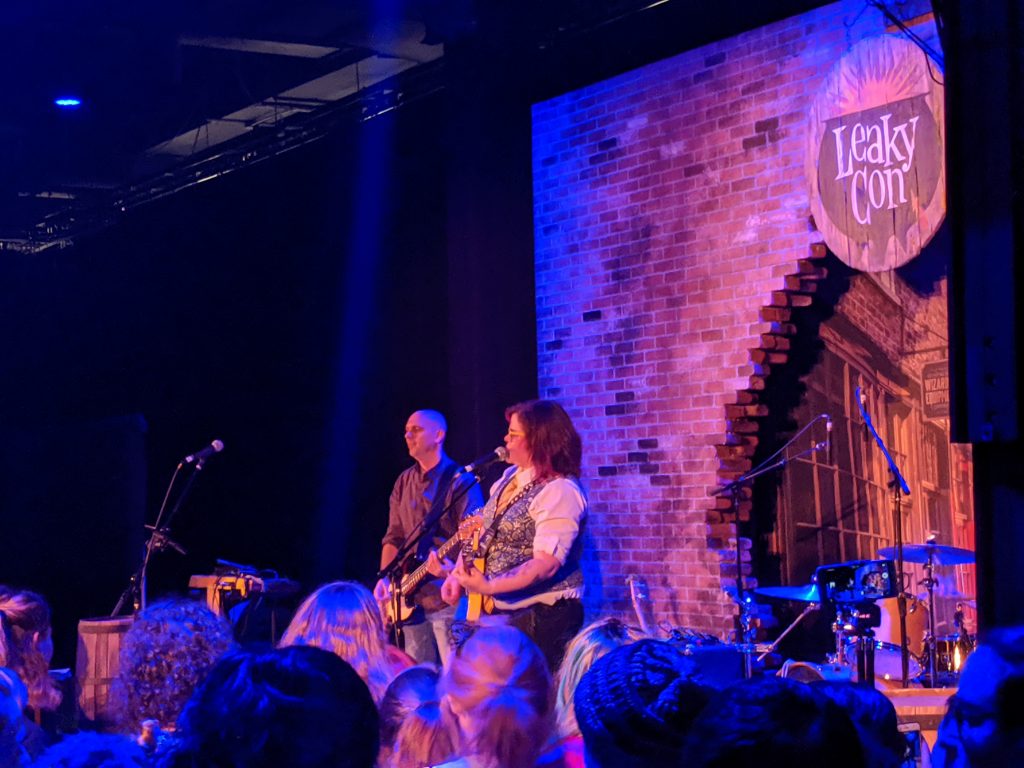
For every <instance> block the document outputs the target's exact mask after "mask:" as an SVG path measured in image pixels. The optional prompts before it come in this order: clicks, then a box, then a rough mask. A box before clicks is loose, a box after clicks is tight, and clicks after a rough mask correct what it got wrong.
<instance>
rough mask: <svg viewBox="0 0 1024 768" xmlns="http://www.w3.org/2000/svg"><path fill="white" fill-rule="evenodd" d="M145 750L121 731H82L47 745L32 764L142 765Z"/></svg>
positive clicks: (62, 767) (57, 767)
mask: <svg viewBox="0 0 1024 768" xmlns="http://www.w3.org/2000/svg"><path fill="white" fill-rule="evenodd" d="M148 765H149V759H148V757H147V755H146V751H145V750H144V749H143V748H142V747H140V746H139V745H138V744H136V743H135V741H134V740H133V739H130V738H129V737H127V736H123V735H120V734H107V733H92V732H89V731H82V732H81V733H76V734H74V735H71V736H65V737H64V739H63V740H61V741H60V742H58V743H57V744H54V745H53V746H52V747H50V748H49V749H47V750H46V751H45V752H44V753H43V754H42V755H41V756H40V757H39V759H38V760H36V761H35V762H34V763H33V764H32V766H33V768H145V766H148Z"/></svg>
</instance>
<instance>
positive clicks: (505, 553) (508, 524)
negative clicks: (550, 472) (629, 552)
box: [483, 483, 583, 602]
mask: <svg viewBox="0 0 1024 768" xmlns="http://www.w3.org/2000/svg"><path fill="white" fill-rule="evenodd" d="M544 485H545V483H535V484H533V485H532V487H528V488H527V490H526V492H525V493H523V494H522V496H520V497H519V498H517V499H516V500H515V501H514V502H513V503H512V505H511V506H509V508H508V509H506V510H505V514H504V515H502V517H501V520H500V521H499V523H498V528H497V531H496V532H495V535H494V539H493V540H492V542H491V545H490V547H489V548H488V550H487V562H486V565H485V567H484V574H485V575H487V576H496V575H498V574H502V573H505V572H506V571H509V570H511V569H513V568H515V567H516V566H518V565H521V564H522V563H525V562H526V561H527V560H530V559H531V558H532V557H533V537H534V535H535V534H536V531H537V525H536V523H535V522H534V520H533V518H532V517H531V516H530V504H531V503H533V500H534V498H536V496H537V494H538V493H540V492H541V490H542V489H543V488H544ZM500 495H501V492H500V490H499V492H498V493H495V494H494V495H493V496H492V497H491V498H490V500H489V501H488V502H487V505H486V506H485V507H484V512H483V515H484V525H485V526H490V524H491V522H492V521H493V520H494V513H495V504H496V503H497V498H498V497H499V496H500ZM581 526H582V521H581ZM582 539H583V536H582V527H581V530H580V533H579V534H577V536H576V540H575V541H574V542H573V544H572V548H571V549H570V550H569V556H568V557H567V558H566V560H565V565H563V566H562V567H561V568H559V569H558V571H557V572H556V573H555V575H554V576H552V577H551V578H550V579H546V580H544V581H542V582H539V583H537V584H533V585H531V586H530V587H529V588H528V589H525V590H521V591H519V592H507V593H504V594H501V595H497V596H496V597H497V598H498V599H500V600H502V601H508V602H515V601H516V600H522V599H523V598H525V597H530V596H532V595H539V594H542V593H545V592H563V591H565V590H569V589H578V588H579V587H580V586H582V584H583V572H582V571H581V570H580V550H581V548H582Z"/></svg>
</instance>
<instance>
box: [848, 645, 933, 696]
mask: <svg viewBox="0 0 1024 768" xmlns="http://www.w3.org/2000/svg"><path fill="white" fill-rule="evenodd" d="M843 656H844V658H845V659H846V663H847V665H849V667H850V669H851V671H852V674H853V679H854V680H856V679H857V641H856V640H853V639H851V640H847V642H846V648H845V649H844V651H843ZM908 662H909V663H908V664H907V680H913V679H915V678H916V677H918V675H920V674H921V664H920V663H919V662H918V660H917V659H916V658H914V654H910V658H909V659H908ZM902 667H903V664H902V658H901V651H900V647H899V646H898V645H893V644H892V643H883V642H882V641H881V640H875V685H876V686H881V687H888V686H889V685H893V684H894V685H900V684H901V683H902V678H903V668H902Z"/></svg>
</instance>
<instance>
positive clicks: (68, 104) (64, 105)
mask: <svg viewBox="0 0 1024 768" xmlns="http://www.w3.org/2000/svg"><path fill="white" fill-rule="evenodd" d="M53 103H54V104H56V105H57V106H58V107H60V108H61V109H77V108H78V107H80V106H82V100H81V99H76V98H75V97H74V96H61V97H60V98H59V99H54V100H53Z"/></svg>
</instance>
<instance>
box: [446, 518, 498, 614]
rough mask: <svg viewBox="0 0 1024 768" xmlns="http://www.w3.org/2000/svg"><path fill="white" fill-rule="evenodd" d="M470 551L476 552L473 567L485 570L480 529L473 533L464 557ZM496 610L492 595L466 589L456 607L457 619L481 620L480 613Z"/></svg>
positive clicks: (485, 561)
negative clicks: (471, 541) (470, 543)
mask: <svg viewBox="0 0 1024 768" xmlns="http://www.w3.org/2000/svg"><path fill="white" fill-rule="evenodd" d="M469 552H473V553H475V554H476V556H475V557H473V559H472V560H471V561H470V564H471V566H472V567H473V568H475V569H476V570H478V571H480V573H483V572H484V567H485V566H486V563H487V560H486V558H485V557H484V555H483V553H482V552H480V531H479V530H476V531H474V533H473V543H472V545H471V546H470V547H468V548H467V550H464V551H463V557H465V556H466V555H467V554H468V553H469ZM493 610H494V598H493V597H491V596H490V595H481V594H480V593H479V592H470V591H469V590H466V592H465V594H463V596H462V597H461V598H460V600H459V605H458V607H457V608H456V609H455V620H456V621H470V622H472V621H479V620H480V615H481V614H483V613H491V612H492V611H493Z"/></svg>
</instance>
